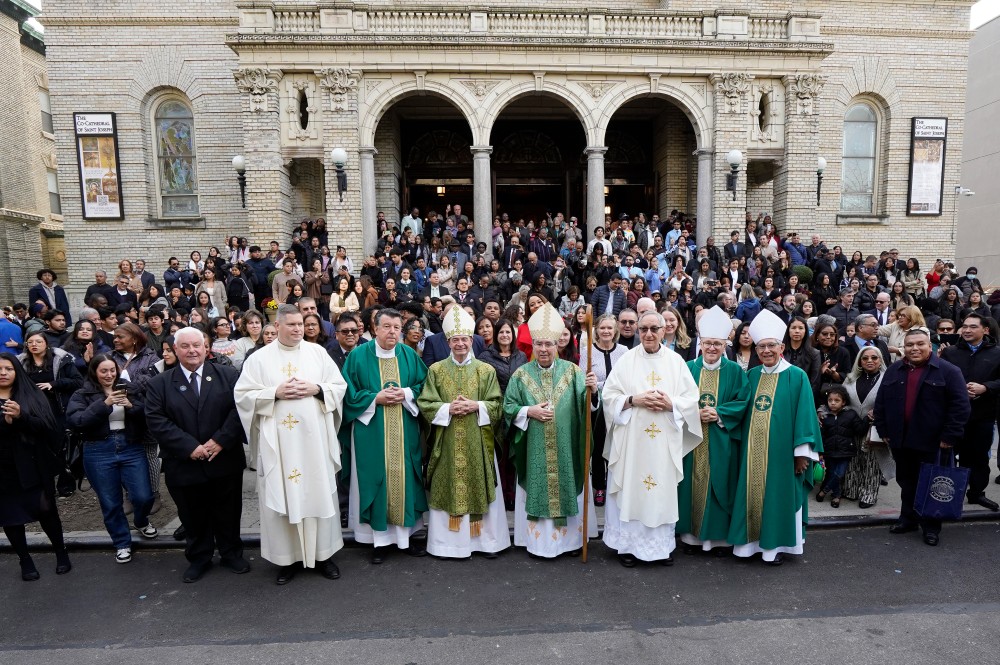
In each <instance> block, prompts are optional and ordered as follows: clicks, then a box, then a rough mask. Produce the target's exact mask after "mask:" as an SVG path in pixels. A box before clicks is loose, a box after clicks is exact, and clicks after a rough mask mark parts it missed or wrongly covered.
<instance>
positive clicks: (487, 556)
mask: <svg viewBox="0 0 1000 665" xmlns="http://www.w3.org/2000/svg"><path fill="white" fill-rule="evenodd" d="M480 554H482V555H483V558H484V559H495V558H497V553H496V552H480Z"/></svg>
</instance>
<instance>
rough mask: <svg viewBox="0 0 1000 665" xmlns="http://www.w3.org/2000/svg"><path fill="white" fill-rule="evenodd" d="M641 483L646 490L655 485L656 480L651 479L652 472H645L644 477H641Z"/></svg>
mask: <svg viewBox="0 0 1000 665" xmlns="http://www.w3.org/2000/svg"><path fill="white" fill-rule="evenodd" d="M642 484H643V485H645V486H646V491H647V492H648V491H649V490H651V489H653V488H654V487H656V481H655V480H653V474H651V473H650V474H647V475H646V477H645V478H643V479H642Z"/></svg>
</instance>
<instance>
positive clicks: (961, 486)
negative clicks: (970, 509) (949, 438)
mask: <svg viewBox="0 0 1000 665" xmlns="http://www.w3.org/2000/svg"><path fill="white" fill-rule="evenodd" d="M947 451H948V452H947V453H946V455H947V463H948V466H942V465H941V450H940V449H939V450H938V457H937V463H936V464H927V463H924V464H921V465H920V478H919V480H918V481H917V494H916V497H915V498H914V500H913V509H914V510H915V511H916V512H917V514H918V515H920V516H921V517H926V518H930V519H936V520H957V519H961V518H962V505H963V504H964V503H965V489H966V487H967V486H968V485H969V469H966V468H959V467H958V466H956V465H955V451H954V449H952V448H948V449H947Z"/></svg>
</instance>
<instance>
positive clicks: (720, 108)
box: [698, 72, 753, 247]
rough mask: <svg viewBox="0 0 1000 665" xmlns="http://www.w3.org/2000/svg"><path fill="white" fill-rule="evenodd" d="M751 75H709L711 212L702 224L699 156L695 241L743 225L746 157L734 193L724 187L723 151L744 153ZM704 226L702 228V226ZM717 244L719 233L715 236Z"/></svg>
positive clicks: (724, 159) (724, 157) (747, 128)
mask: <svg viewBox="0 0 1000 665" xmlns="http://www.w3.org/2000/svg"><path fill="white" fill-rule="evenodd" d="M751 81H753V75H751V74H747V73H745V72H736V73H727V74H718V75H715V76H712V78H711V83H712V87H713V89H714V92H715V135H714V137H713V144H714V147H713V162H714V163H713V165H712V172H713V178H712V185H713V187H712V214H711V218H710V220H709V222H710V224H709V225H704V224H702V221H701V214H700V209H701V206H700V202H701V178H700V175H701V172H702V168H704V167H703V163H702V161H701V157H700V156H699V162H698V173H699V183H698V184H699V197H698V201H699V215H698V245H699V247H700V246H702V245H703V244H704V242H703V240H702V238H703V237H704V239H706V240H707V238H708V234H710V233H713V234H714V233H715V231H716V230H718V231H719V233H725V234H726V238H725V240H726V241H728V232H729V230H730V229H733V228H735V229H742V228H743V218H744V215H745V212H746V200H747V197H746V191H747V189H746V186H747V169H746V159H745V158H744V160H743V164H741V165H740V172H739V178H738V180H737V181H736V197H735V198H734V197H733V192H730V191H728V190H726V176H727V174H729V172H730V170H731V169H730V166H729V163H728V162H727V160H726V155H727V154H728V153H729V151H730V150H739V151H741V152H743V153H744V155H745V154H746V151H747V136H748V131H749V122H750V117H751V116H750V108H749V106H750V83H751ZM703 226H705V230H704V231H702V227H703ZM715 240H716V244H718V245H722V244H723V243H722V242H720V241H722V240H723V238H722V237H720V236H717V237H716V239H715Z"/></svg>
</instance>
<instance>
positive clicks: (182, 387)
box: [180, 386, 188, 393]
mask: <svg viewBox="0 0 1000 665" xmlns="http://www.w3.org/2000/svg"><path fill="white" fill-rule="evenodd" d="M187 389H188V387H187V386H181V387H180V391H181V392H182V393H184V392H187Z"/></svg>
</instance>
